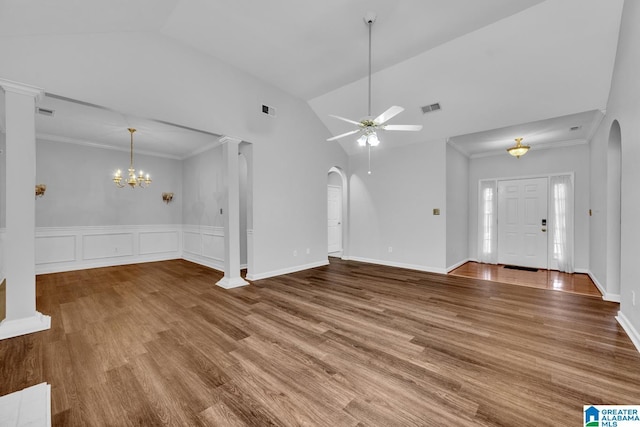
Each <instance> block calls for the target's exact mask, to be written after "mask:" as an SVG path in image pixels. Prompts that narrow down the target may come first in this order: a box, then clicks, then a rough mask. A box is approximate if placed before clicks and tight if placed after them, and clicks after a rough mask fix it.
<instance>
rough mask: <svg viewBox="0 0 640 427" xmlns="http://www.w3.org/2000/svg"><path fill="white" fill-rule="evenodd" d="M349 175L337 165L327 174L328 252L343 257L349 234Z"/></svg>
mask: <svg viewBox="0 0 640 427" xmlns="http://www.w3.org/2000/svg"><path fill="white" fill-rule="evenodd" d="M347 234H348V233H347V177H346V175H345V174H344V172H343V171H342V170H341V169H340V168H337V167H332V168H331V169H329V173H328V175H327V253H328V255H329V256H332V257H343V256H344V254H345V252H346V250H345V249H346V246H347V242H346V240H347V239H346V236H347Z"/></svg>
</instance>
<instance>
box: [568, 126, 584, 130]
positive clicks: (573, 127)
mask: <svg viewBox="0 0 640 427" xmlns="http://www.w3.org/2000/svg"><path fill="white" fill-rule="evenodd" d="M581 127H582V126H571V127H570V128H569V130H570V131H576V130H578V129H580V128H581Z"/></svg>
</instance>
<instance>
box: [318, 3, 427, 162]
mask: <svg viewBox="0 0 640 427" xmlns="http://www.w3.org/2000/svg"><path fill="white" fill-rule="evenodd" d="M375 21H376V14H375V13H373V12H367V14H366V15H365V16H364V22H365V23H366V24H367V25H368V26H369V104H368V113H367V117H365V118H363V119H362V120H360V121H356V120H351V119H346V118H344V117H340V116H336V115H333V114H330V115H329V116H330V117H334V118H336V119H339V120H342V121H345V122H347V123H351V124H353V125H356V126H357V128H356V129H355V130H352V131H349V132H345V133H343V134H341V135H337V136H334V137H331V138H329V139H327V141H335V140H336V139H340V138H344V137H345V136H349V135H353V134H356V133H360V134H361V136H360V138H358V145H360V146H361V147H364V146H367V147H369V148H371V147H375V146H377V145H378V144H379V143H380V140H379V139H378V134H377V133H376V131H378V130H403V131H419V130H422V125H390V124H387V122H388V121H389V120H391V119H392V118H394V117H395V116H397V115H398V114H400V113H402V112H403V111H404V108H402V107H398V106H397V105H394V106H393V107H390V108H389V109H387V110H386V111H385V112H384V113H382V114H380V115H379V116H378V117H375V118H373V117H372V116H371V27H372V26H373V23H374V22H375ZM369 173H371V171H369Z"/></svg>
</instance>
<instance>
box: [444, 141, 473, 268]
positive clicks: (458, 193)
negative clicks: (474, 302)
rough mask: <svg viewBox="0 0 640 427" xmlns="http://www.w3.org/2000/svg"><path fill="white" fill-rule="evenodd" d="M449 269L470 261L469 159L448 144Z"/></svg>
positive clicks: (447, 211)
mask: <svg viewBox="0 0 640 427" xmlns="http://www.w3.org/2000/svg"><path fill="white" fill-rule="evenodd" d="M446 214H447V269H449V268H451V267H452V266H455V265H457V264H459V263H461V262H464V261H466V260H468V259H469V228H468V224H469V159H468V158H467V157H466V156H464V155H463V154H461V153H460V152H459V151H457V150H456V149H455V148H453V147H451V146H450V145H448V144H447V209H446Z"/></svg>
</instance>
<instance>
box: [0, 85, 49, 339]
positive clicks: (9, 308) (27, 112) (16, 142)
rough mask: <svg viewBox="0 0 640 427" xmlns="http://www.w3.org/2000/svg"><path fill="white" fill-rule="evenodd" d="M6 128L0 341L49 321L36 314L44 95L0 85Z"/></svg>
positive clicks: (39, 91)
mask: <svg viewBox="0 0 640 427" xmlns="http://www.w3.org/2000/svg"><path fill="white" fill-rule="evenodd" d="M0 87H1V88H2V89H3V91H4V94H5V126H6V177H5V178H6V180H5V182H6V186H7V188H6V234H5V276H6V280H7V284H6V318H5V319H4V320H3V321H2V322H1V323H0V339H5V338H11V337H15V336H18V335H24V334H29V333H32V332H37V331H42V330H45V329H49V328H50V327H51V318H50V317H49V316H44V315H42V314H40V313H38V312H37V311H36V273H35V225H36V224H35V184H36V130H35V107H36V103H37V102H38V100H39V99H40V98H41V97H42V96H43V94H44V92H43V90H42V89H40V88H36V87H33V86H29V85H24V84H21V83H16V82H12V81H8V80H2V79H0Z"/></svg>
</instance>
